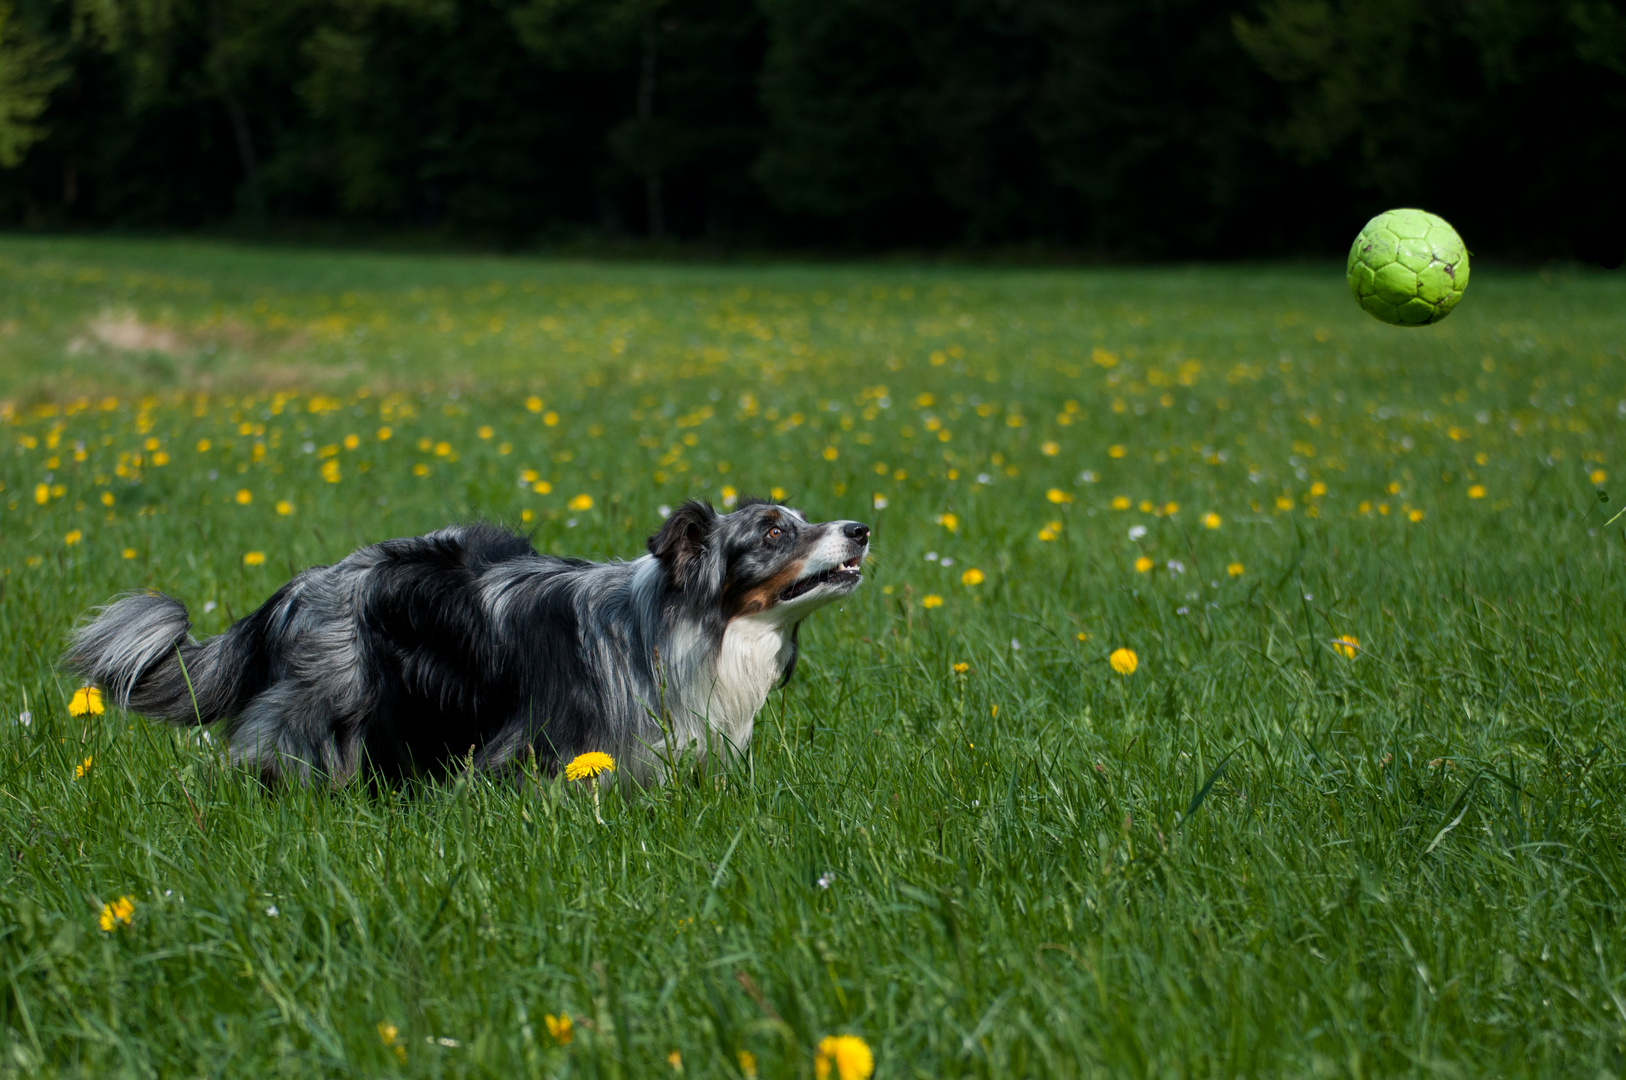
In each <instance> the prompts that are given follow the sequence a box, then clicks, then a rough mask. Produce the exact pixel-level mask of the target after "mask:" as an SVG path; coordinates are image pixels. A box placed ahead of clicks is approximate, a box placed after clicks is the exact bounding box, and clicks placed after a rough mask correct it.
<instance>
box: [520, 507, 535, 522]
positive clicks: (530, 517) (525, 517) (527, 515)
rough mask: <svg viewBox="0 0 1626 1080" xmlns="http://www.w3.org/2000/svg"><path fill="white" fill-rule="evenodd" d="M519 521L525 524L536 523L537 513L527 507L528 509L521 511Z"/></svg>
mask: <svg viewBox="0 0 1626 1080" xmlns="http://www.w3.org/2000/svg"><path fill="white" fill-rule="evenodd" d="M519 519H520V520H521V521H524V522H532V521H535V520H536V511H535V510H532V509H530V508H529V507H527V508H526V509H524V510H521V511H520V512H519Z"/></svg>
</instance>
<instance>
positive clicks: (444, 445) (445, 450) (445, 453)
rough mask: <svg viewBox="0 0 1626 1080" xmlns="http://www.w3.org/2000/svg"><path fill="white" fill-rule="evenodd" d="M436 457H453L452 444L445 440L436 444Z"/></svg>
mask: <svg viewBox="0 0 1626 1080" xmlns="http://www.w3.org/2000/svg"><path fill="white" fill-rule="evenodd" d="M435 456H436V457H451V456H452V444H451V443H449V442H447V441H446V440H445V439H442V440H440V442H438V443H436V444H435Z"/></svg>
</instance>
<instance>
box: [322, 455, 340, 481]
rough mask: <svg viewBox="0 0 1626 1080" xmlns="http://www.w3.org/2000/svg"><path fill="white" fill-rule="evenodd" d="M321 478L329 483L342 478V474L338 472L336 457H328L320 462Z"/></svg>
mask: <svg viewBox="0 0 1626 1080" xmlns="http://www.w3.org/2000/svg"><path fill="white" fill-rule="evenodd" d="M322 479H323V480H326V481H327V482H328V483H330V484H337V483H338V482H339V481H340V480H341V479H343V474H341V473H340V472H339V459H338V458H328V459H327V460H326V461H324V462H322Z"/></svg>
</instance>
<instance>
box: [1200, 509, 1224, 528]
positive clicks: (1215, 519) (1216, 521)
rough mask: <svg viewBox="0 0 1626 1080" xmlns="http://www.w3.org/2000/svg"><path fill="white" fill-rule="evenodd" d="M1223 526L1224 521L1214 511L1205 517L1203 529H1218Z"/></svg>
mask: <svg viewBox="0 0 1626 1080" xmlns="http://www.w3.org/2000/svg"><path fill="white" fill-rule="evenodd" d="M1223 524H1224V519H1223V518H1221V517H1220V516H1219V515H1218V514H1216V513H1214V511H1212V510H1210V511H1209V512H1208V513H1206V514H1204V515H1203V528H1205V529H1217V528H1219V527H1220V526H1221V525H1223Z"/></svg>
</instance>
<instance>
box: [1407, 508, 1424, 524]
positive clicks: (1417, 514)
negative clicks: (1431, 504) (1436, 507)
mask: <svg viewBox="0 0 1626 1080" xmlns="http://www.w3.org/2000/svg"><path fill="white" fill-rule="evenodd" d="M1406 517H1407V518H1408V519H1410V520H1411V521H1413V522H1417V521H1422V520H1423V517H1424V514H1423V512H1422V511H1421V510H1412V511H1410V512H1409V513H1407V515H1406Z"/></svg>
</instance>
